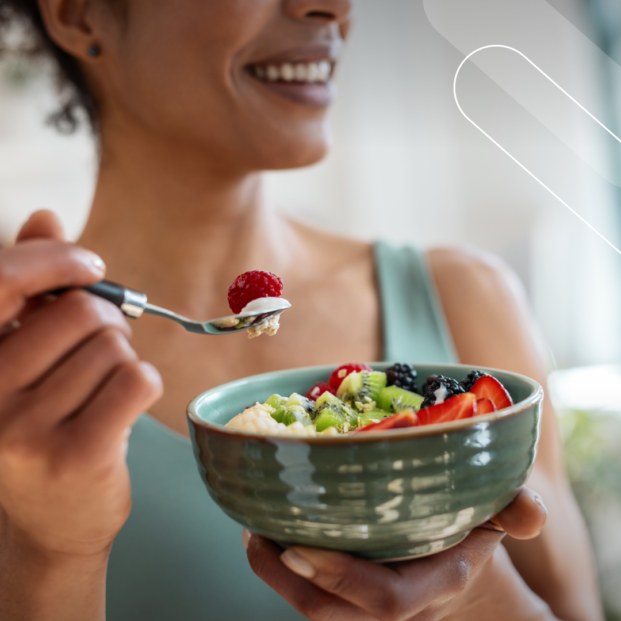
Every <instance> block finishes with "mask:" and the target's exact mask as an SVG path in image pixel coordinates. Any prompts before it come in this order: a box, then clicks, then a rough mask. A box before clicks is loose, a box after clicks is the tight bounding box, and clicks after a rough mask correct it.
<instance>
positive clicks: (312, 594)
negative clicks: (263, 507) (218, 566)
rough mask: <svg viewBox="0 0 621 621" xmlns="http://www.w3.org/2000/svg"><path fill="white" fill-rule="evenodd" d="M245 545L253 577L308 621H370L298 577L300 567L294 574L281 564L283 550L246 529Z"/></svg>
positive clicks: (361, 612)
mask: <svg viewBox="0 0 621 621" xmlns="http://www.w3.org/2000/svg"><path fill="white" fill-rule="evenodd" d="M244 545H245V546H246V552H247V554H248V561H249V562H250V566H251V567H252V570H253V571H254V572H255V574H257V576H259V578H261V579H262V580H263V581H264V582H266V583H267V584H268V585H269V586H270V587H271V588H272V589H274V591H276V592H277V593H278V594H279V595H280V596H281V597H283V598H284V599H286V600H287V601H288V602H289V603H290V604H291V605H292V606H293V607H294V608H295V609H296V610H297V611H298V612H299V613H300V614H302V615H303V616H304V617H306V618H307V619H311V620H312V621H328V620H336V619H338V620H339V621H371V620H372V617H370V616H369V615H367V614H366V613H364V612H363V611H362V610H360V608H358V607H357V606H354V605H352V604H351V603H348V602H346V601H343V600H342V599H340V598H339V597H337V596H335V595H332V594H330V593H327V592H326V591H325V590H323V589H321V588H319V587H318V586H315V585H314V584H312V583H311V582H309V581H308V580H307V579H305V576H302V575H301V574H300V569H299V568H298V569H297V570H296V571H295V572H292V571H290V570H289V569H288V568H287V567H286V566H285V565H284V564H283V563H282V562H281V555H282V554H283V551H282V548H280V547H278V546H277V545H276V544H275V543H272V542H271V541H268V540H267V539H264V538H263V537H259V536H258V535H254V534H251V533H250V532H249V531H247V530H245V531H244ZM302 573H304V572H303V571H302ZM296 574H297V575H296ZM373 621H375V620H373Z"/></svg>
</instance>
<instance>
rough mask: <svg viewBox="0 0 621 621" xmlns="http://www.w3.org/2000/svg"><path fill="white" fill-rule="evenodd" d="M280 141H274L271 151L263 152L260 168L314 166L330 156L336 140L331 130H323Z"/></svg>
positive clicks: (281, 168)
mask: <svg viewBox="0 0 621 621" xmlns="http://www.w3.org/2000/svg"><path fill="white" fill-rule="evenodd" d="M279 142H280V144H279V145H275V143H274V142H272V144H271V145H270V149H269V153H265V152H264V153H263V154H262V156H263V157H262V158H261V160H262V161H261V163H260V166H259V168H260V169H262V170H288V169H294V168H304V167H306V166H312V165H314V164H317V163H319V162H321V161H322V160H324V159H325V158H326V157H327V156H328V154H329V153H330V151H331V148H332V145H333V142H334V140H333V136H332V132H331V131H329V130H328V131H326V130H322V131H316V132H314V133H313V134H312V135H311V136H308V135H303V136H297V137H292V136H289V137H288V139H287V140H282V141H279ZM275 147H276V148H275Z"/></svg>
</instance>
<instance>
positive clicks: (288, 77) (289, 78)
mask: <svg viewBox="0 0 621 621" xmlns="http://www.w3.org/2000/svg"><path fill="white" fill-rule="evenodd" d="M252 71H253V73H254V75H255V76H256V77H257V78H259V79H260V80H268V81H269V82H278V81H279V80H282V81H283V82H294V81H295V82H306V83H308V84H313V83H318V82H319V83H326V82H328V80H329V79H330V76H331V75H332V64H331V63H330V61H327V60H322V61H321V62H314V63H297V64H296V65H293V64H292V63H284V64H283V65H281V66H280V67H277V66H276V65H268V66H267V67H266V66H262V65H254V66H253V67H252Z"/></svg>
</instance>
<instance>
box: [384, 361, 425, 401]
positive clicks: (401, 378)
mask: <svg viewBox="0 0 621 621" xmlns="http://www.w3.org/2000/svg"><path fill="white" fill-rule="evenodd" d="M416 376H417V373H416V371H415V370H414V367H412V365H411V364H405V363H403V364H402V363H399V362H398V363H397V364H395V365H393V366H392V367H390V369H386V378H387V379H388V386H396V387H397V388H403V389H404V390H409V391H410V392H415V393H417V394H418V389H417V388H416Z"/></svg>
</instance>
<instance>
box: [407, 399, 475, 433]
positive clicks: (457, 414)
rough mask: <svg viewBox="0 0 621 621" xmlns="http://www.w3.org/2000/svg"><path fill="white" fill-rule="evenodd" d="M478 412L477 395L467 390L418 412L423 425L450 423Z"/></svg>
mask: <svg viewBox="0 0 621 621" xmlns="http://www.w3.org/2000/svg"><path fill="white" fill-rule="evenodd" d="M475 414H476V397H475V396H474V395H473V394H472V393H470V392H466V393H463V394H461V395H455V396H454V397H451V398H450V399H447V400H446V401H445V402H444V403H439V404H437V405H432V406H430V407H428V408H425V409H424V410H421V411H420V412H419V413H418V420H419V421H420V424H421V425H436V424H437V423H448V422H449V421H453V420H461V419H462V418H471V417H472V416H474V415H475Z"/></svg>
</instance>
